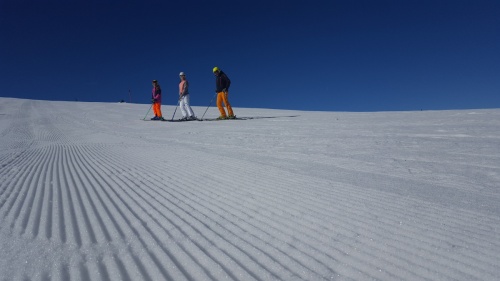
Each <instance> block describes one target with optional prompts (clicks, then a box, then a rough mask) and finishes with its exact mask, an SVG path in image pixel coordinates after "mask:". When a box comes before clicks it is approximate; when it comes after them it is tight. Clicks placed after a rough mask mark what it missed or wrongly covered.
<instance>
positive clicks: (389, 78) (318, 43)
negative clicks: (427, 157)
mask: <svg viewBox="0 0 500 281" xmlns="http://www.w3.org/2000/svg"><path fill="white" fill-rule="evenodd" d="M120 2H126V3H125V4H124V3H120ZM498 15H500V1H495V0H491V1H486V0H471V1H462V0H449V1H448V0H443V1H439V0H393V1H390V0H380V1H371V0H366V1H361V0H359V1H358V0H352V1H349V0H342V1H336V0H330V1H225V0H220V1H188V0H186V1H104V0H103V1H90V0H87V1H50V0H47V1H34V0H32V1H28V0H0V41H1V44H0V96H4V97H19V98H30V99H45V100H70V101H71V100H79V101H97V102H116V101H119V100H122V99H123V100H126V101H130V96H129V90H130V93H131V101H132V102H136V103H148V102H149V100H150V92H151V80H152V79H157V80H158V81H159V82H160V84H161V86H162V89H163V94H164V97H163V103H164V104H176V102H177V90H178V81H179V80H178V74H179V72H180V71H184V72H186V74H187V77H188V80H189V81H190V84H191V89H190V92H191V102H192V104H193V105H198V106H208V104H209V102H210V100H211V99H212V97H213V95H214V77H213V74H212V71H211V70H212V68H213V67H214V66H218V67H220V68H221V69H222V70H224V71H225V72H226V73H227V75H228V76H229V78H230V79H231V81H232V85H231V89H230V96H229V99H230V102H231V104H232V105H233V107H236V108H237V107H258V108H276V109H299V110H325V111H385V110H421V109H423V110H433V109H439V110H440V109H466V108H500V51H499V50H500V17H499V16H498ZM236 114H237V112H236Z"/></svg>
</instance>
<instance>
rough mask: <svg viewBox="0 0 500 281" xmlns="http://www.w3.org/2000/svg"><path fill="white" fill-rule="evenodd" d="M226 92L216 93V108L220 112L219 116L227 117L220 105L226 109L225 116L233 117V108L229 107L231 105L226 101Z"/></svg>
mask: <svg viewBox="0 0 500 281" xmlns="http://www.w3.org/2000/svg"><path fill="white" fill-rule="evenodd" d="M227 95H228V92H219V93H217V107H218V108H219V111H220V116H223V117H227V115H226V111H225V110H224V107H223V106H222V103H223V102H224V104H225V105H226V108H227V114H228V115H229V116H233V115H234V113H233V108H232V107H231V104H230V103H229V100H228V99H227Z"/></svg>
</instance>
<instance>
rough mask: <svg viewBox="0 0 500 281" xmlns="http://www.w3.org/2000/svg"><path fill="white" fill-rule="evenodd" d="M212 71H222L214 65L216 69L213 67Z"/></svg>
mask: <svg viewBox="0 0 500 281" xmlns="http://www.w3.org/2000/svg"><path fill="white" fill-rule="evenodd" d="M212 71H213V72H214V73H215V72H217V71H220V69H219V68H218V67H217V66H216V67H214V69H212Z"/></svg>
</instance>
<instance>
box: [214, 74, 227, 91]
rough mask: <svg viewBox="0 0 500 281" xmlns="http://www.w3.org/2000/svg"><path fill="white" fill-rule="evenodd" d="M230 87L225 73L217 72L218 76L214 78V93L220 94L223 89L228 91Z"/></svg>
mask: <svg viewBox="0 0 500 281" xmlns="http://www.w3.org/2000/svg"><path fill="white" fill-rule="evenodd" d="M230 85H231V80H229V77H227V75H226V73H224V72H223V71H222V70H221V71H220V72H219V75H217V76H215V92H217V93H220V92H222V91H223V90H224V89H226V90H227V91H229V86H230Z"/></svg>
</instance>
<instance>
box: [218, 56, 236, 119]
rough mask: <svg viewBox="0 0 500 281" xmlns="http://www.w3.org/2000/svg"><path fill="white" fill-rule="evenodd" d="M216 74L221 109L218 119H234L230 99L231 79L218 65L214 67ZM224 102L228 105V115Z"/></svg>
mask: <svg viewBox="0 0 500 281" xmlns="http://www.w3.org/2000/svg"><path fill="white" fill-rule="evenodd" d="M213 72H214V75H215V92H216V93H217V107H218V108H219V111H220V116H219V118H218V119H234V118H236V116H234V113H233V108H232V107H231V104H230V103H229V100H228V94H229V86H230V85H231V80H229V78H228V77H227V75H226V74H225V73H224V72H223V71H222V70H220V69H219V68H218V67H217V66H216V67H214V68H213ZM222 103H224V104H225V105H226V108H227V115H226V111H225V110H224V107H223V106H222Z"/></svg>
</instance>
